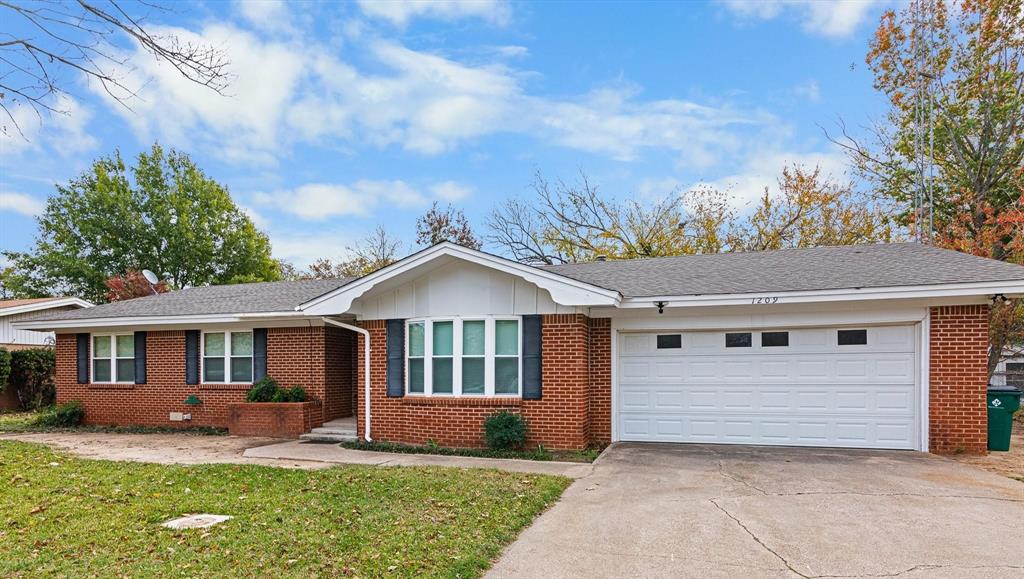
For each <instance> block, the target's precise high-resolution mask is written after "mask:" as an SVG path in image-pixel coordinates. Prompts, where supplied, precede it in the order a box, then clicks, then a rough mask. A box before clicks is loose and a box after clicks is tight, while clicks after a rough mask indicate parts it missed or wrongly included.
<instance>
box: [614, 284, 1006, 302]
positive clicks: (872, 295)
mask: <svg viewBox="0 0 1024 579" xmlns="http://www.w3.org/2000/svg"><path fill="white" fill-rule="evenodd" d="M996 294H1003V295H1005V296H1006V297H1008V298H1019V297H1022V296H1024V281H1004V282H979V283H964V284H936V285H918V286H897V287H880V288H851V289H839V290H819V291H798V292H758V293H742V294H708V295H692V296H649V297H631V298H625V299H623V300H622V303H621V304H620V305H619V307H620V308H626V309H628V308H650V307H652V306H653V304H654V303H655V302H665V306H664V307H666V308H681V307H694V306H738V305H757V304H802V303H817V302H845V301H861V300H894V299H937V298H949V297H964V298H969V297H988V296H992V295H996ZM759 300H760V301H759Z"/></svg>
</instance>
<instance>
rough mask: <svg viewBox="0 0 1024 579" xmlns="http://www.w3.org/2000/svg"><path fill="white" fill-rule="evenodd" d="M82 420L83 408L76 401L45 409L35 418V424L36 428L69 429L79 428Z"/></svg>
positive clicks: (83, 417) (83, 416)
mask: <svg viewBox="0 0 1024 579" xmlns="http://www.w3.org/2000/svg"><path fill="white" fill-rule="evenodd" d="M83 420H85V408H84V407H82V403H81V402H79V401H78V400H72V401H71V402H66V403H64V404H59V405H57V406H54V407H51V408H49V409H47V410H46V411H45V412H43V413H42V414H40V415H39V416H38V417H37V418H36V420H35V423H36V425H37V426H48V427H51V428H71V427H73V426H79V425H80V424H82V421H83Z"/></svg>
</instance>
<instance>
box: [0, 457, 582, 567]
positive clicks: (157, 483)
mask: <svg viewBox="0 0 1024 579" xmlns="http://www.w3.org/2000/svg"><path fill="white" fill-rule="evenodd" d="M569 483H570V480H569V479H566V478H563V477H553V476H543V475H526V474H517V473H507V472H500V471H493V470H462V469H446V468H381V467H359V466H344V467H336V468H331V469H327V470H320V471H304V470H290V469H282V468H273V467H264V466H250V465H244V466H240V465H203V466H163V465H154V464H140V463H126V462H109V461H98V460H86V459H79V458H75V457H72V456H70V455H68V454H65V453H60V452H55V451H53V450H50V449H49V448H48V447H45V446H42V445H37V444H27V443H21V442H12V441H0V485H2V491H0V545H2V553H3V555H2V556H0V576H2V577H17V576H40V575H48V576H52V575H59V576H84V575H89V576H93V575H98V576H124V575H131V576H140V575H141V576H153V575H160V576H170V575H178V576H223V575H230V576H277V575H290V576H309V575H354V576H360V577H367V576H380V575H400V576H413V575H416V576H420V575H427V576H444V577H474V576H478V575H480V574H481V573H482V572H483V571H484V570H485V569H487V567H488V566H489V564H490V561H491V559H493V558H494V557H496V556H497V555H498V554H499V553H500V551H501V549H502V547H504V546H505V545H506V544H508V543H509V542H511V541H512V540H513V539H514V538H515V537H516V535H517V534H518V533H519V531H520V530H521V529H523V528H524V527H525V526H526V525H528V524H529V523H530V522H531V521H532V520H533V519H534V517H536V516H537V515H538V514H539V513H540V512H542V511H543V510H544V509H545V508H547V507H548V506H549V505H550V504H552V503H553V502H554V501H555V500H557V499H558V497H559V496H560V495H561V493H562V491H563V490H565V488H566V487H567V486H568V485H569ZM186 513H213V514H222V515H231V516H233V517H235V518H234V519H232V520H230V521H228V522H227V523H224V524H222V525H220V526H217V527H213V528H212V529H207V530H189V531H171V530H169V529H164V528H162V527H161V526H160V523H161V522H163V521H165V520H167V519H170V518H174V517H178V516H180V515H182V514H186Z"/></svg>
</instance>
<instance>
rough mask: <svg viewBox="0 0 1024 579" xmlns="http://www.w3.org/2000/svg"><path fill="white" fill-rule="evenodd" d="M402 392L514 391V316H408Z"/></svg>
mask: <svg viewBox="0 0 1024 579" xmlns="http://www.w3.org/2000/svg"><path fill="white" fill-rule="evenodd" d="M407 336H408V339H407V342H406V348H407V350H406V368H407V372H406V375H407V379H406V392H407V393H408V394H412V395H416V394H419V395H427V396H519V395H520V382H521V380H520V374H521V372H522V370H521V366H522V361H521V356H520V350H521V344H520V343H521V340H522V336H521V333H520V321H519V319H518V318H494V317H486V318H483V319H480V318H477V319H468V318H467V319H461V318H454V319H453V318H446V319H435V320H432V319H427V320H411V321H409V322H408V325H407Z"/></svg>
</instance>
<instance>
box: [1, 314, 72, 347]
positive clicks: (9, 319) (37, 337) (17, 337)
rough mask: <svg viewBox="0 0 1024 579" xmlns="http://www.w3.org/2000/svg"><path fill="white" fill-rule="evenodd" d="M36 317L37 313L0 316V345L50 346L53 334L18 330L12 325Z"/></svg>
mask: <svg viewBox="0 0 1024 579" xmlns="http://www.w3.org/2000/svg"><path fill="white" fill-rule="evenodd" d="M61 309H71V308H61ZM37 315H39V312H23V313H20V314H11V315H9V316H0V344H14V345H18V346H48V345H52V344H53V340H54V335H53V332H36V331H34V330H19V329H16V328H15V327H14V326H13V325H12V324H13V323H14V322H20V321H22V320H27V319H30V318H32V317H33V316H37Z"/></svg>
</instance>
